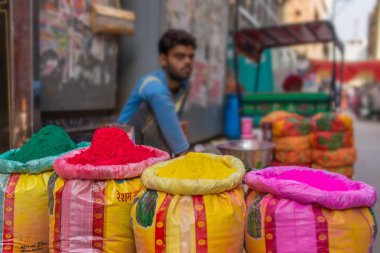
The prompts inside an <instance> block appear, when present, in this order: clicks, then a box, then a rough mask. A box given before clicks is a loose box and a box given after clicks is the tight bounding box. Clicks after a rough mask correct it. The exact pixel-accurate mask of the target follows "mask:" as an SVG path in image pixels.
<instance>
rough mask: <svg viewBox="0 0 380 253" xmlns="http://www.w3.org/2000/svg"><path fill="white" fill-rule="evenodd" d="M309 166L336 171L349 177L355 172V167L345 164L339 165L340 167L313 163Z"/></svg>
mask: <svg viewBox="0 0 380 253" xmlns="http://www.w3.org/2000/svg"><path fill="white" fill-rule="evenodd" d="M311 167H312V168H314V169H321V170H327V171H330V172H334V173H338V174H341V175H344V176H346V177H348V178H351V179H352V177H353V175H354V173H355V169H354V166H353V165H346V166H340V167H325V166H322V165H319V164H316V163H313V164H312V165H311Z"/></svg>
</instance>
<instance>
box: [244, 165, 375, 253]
mask: <svg viewBox="0 0 380 253" xmlns="http://www.w3.org/2000/svg"><path fill="white" fill-rule="evenodd" d="M245 180H246V183H247V184H248V186H249V187H250V188H251V190H252V191H251V192H250V193H249V195H248V197H247V223H246V232H245V249H246V252H247V253H264V252H292V253H293V252H294V253H296V252H297V253H298V252H302V253H319V252H373V245H374V241H375V236H376V231H377V227H376V221H375V215H374V213H373V212H372V210H371V209H370V207H372V206H373V205H374V204H375V202H376V198H377V196H376V190H375V188H374V187H372V186H369V185H366V184H364V183H361V182H354V181H351V180H349V179H347V178H346V177H344V176H342V175H338V174H334V173H330V172H327V171H322V170H314V169H305V168H299V167H272V168H267V169H264V170H261V171H255V172H250V173H248V174H247V175H246V177H245Z"/></svg>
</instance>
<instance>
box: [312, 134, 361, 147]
mask: <svg viewBox="0 0 380 253" xmlns="http://www.w3.org/2000/svg"><path fill="white" fill-rule="evenodd" d="M311 146H312V148H313V149H318V150H337V149H340V148H351V147H354V134H353V132H352V131H349V132H314V133H312V134H311Z"/></svg>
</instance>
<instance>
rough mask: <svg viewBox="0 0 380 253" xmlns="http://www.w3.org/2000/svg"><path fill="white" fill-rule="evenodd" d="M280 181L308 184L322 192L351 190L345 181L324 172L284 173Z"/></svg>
mask: <svg viewBox="0 0 380 253" xmlns="http://www.w3.org/2000/svg"><path fill="white" fill-rule="evenodd" d="M278 179H285V180H293V181H297V182H300V183H304V184H307V185H309V186H311V187H314V188H317V189H320V190H322V191H347V190H350V189H349V187H348V186H347V185H346V184H345V182H344V181H343V180H339V179H337V178H334V177H331V176H329V175H327V174H325V173H323V172H320V171H316V172H313V173H311V172H310V171H307V170H305V171H299V170H289V171H285V172H283V173H282V174H281V175H280V176H279V177H278Z"/></svg>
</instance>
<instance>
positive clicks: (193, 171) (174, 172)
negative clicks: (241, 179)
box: [157, 153, 236, 180]
mask: <svg viewBox="0 0 380 253" xmlns="http://www.w3.org/2000/svg"><path fill="white" fill-rule="evenodd" d="M234 172H236V170H235V169H233V168H231V167H229V166H228V164H226V163H224V162H223V161H222V160H219V159H216V158H215V157H213V156H210V155H208V154H202V153H189V154H187V155H186V156H185V157H184V158H182V159H177V160H174V161H173V162H171V163H169V164H168V165H167V166H165V167H162V168H161V169H160V170H159V171H158V173H157V174H158V176H159V177H162V178H177V179H192V180H195V179H225V178H227V177H229V176H230V175H231V174H232V173H234Z"/></svg>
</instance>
